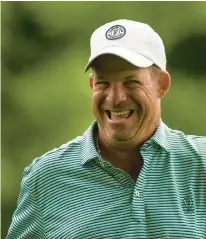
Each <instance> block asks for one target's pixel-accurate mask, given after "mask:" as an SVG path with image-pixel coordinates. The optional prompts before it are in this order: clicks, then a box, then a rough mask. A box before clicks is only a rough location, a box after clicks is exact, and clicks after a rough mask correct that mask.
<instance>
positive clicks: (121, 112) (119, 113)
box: [110, 110, 130, 117]
mask: <svg viewBox="0 0 206 239" xmlns="http://www.w3.org/2000/svg"><path fill="white" fill-rule="evenodd" d="M110 112H111V116H112V117H114V116H118V115H127V114H129V112H130V111H129V110H124V111H118V112H114V111H113V112H112V111H110Z"/></svg>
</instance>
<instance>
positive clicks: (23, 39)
mask: <svg viewBox="0 0 206 239" xmlns="http://www.w3.org/2000/svg"><path fill="white" fill-rule="evenodd" d="M1 10H2V11H1V12H2V169H3V170H2V213H3V218H4V220H3V222H2V223H3V227H2V234H3V237H4V236H5V234H6V232H7V230H8V226H9V224H10V223H11V215H12V214H13V210H14V209H15V207H16V202H17V196H18V192H19V185H20V181H21V175H22V172H23V168H25V167H26V166H28V165H29V164H30V163H31V161H32V159H34V158H35V157H38V156H40V155H42V154H43V153H45V152H46V151H48V150H51V149H53V148H55V147H58V146H60V145H61V144H63V143H65V142H67V141H69V140H71V139H72V138H74V137H76V136H77V135H81V134H82V133H83V132H84V131H85V130H86V129H87V127H88V126H89V125H90V123H91V122H92V120H93V119H94V118H93V116H92V113H91V110H90V99H91V92H90V88H89V84H88V73H86V74H85V73H83V68H84V66H85V64H86V62H87V59H88V57H89V38H90V35H91V33H92V32H93V30H94V29H95V28H97V27H99V26H100V25H102V24H104V23H106V22H109V21H112V20H115V19H120V18H127V19H132V20H137V21H143V22H146V23H148V24H149V25H151V26H152V27H153V28H154V29H155V30H156V31H157V32H158V33H159V34H160V35H161V37H162V38H163V40H164V43H165V46H166V50H167V53H168V61H169V58H170V56H171V55H172V57H173V58H172V61H173V62H176V63H178V64H179V66H181V62H180V61H178V59H179V58H178V57H176V58H175V54H174V51H173V49H174V46H175V45H177V44H179V43H180V42H181V41H182V40H184V39H185V38H187V37H190V36H193V35H196V34H200V33H201V34H202V35H203V36H205V35H206V30H205V22H206V15H205V12H206V3H205V2H28V1H27V2H2V8H1ZM201 34H200V35H201ZM177 49H179V48H177ZM188 49H189V48H188ZM202 54H203V53H202ZM177 55H178V54H177ZM187 57H188V56H187ZM183 60H187V59H186V58H184V57H183V58H182V57H181V61H183ZM194 60H195V61H196V59H194ZM197 60H198V59H197ZM184 65H185V64H184ZM168 66H169V67H168V69H169V72H170V74H171V77H172V87H171V89H170V91H169V93H168V95H167V96H166V97H165V99H163V102H162V119H163V121H164V122H165V123H167V124H168V125H169V126H170V127H172V128H175V129H179V130H182V131H184V132H185V133H188V134H197V135H206V127H205V122H206V111H205V106H204V103H205V101H206V98H205V97H206V96H205V87H206V81H205V75H201V74H198V73H199V71H198V69H196V68H194V72H195V71H196V72H197V74H196V75H195V74H194V75H193V76H191V75H189V76H188V75H187V74H186V72H185V71H184V69H183V70H181V67H179V68H178V70H177V69H176V67H173V66H172V65H170V61H169V62H168Z"/></svg>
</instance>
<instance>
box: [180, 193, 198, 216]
mask: <svg viewBox="0 0 206 239" xmlns="http://www.w3.org/2000/svg"><path fill="white" fill-rule="evenodd" d="M182 207H183V211H184V212H185V213H191V212H194V209H195V208H194V202H193V200H192V197H191V195H187V196H185V197H184V198H183V202H182Z"/></svg>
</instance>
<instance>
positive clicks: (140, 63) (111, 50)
mask: <svg viewBox="0 0 206 239" xmlns="http://www.w3.org/2000/svg"><path fill="white" fill-rule="evenodd" d="M104 54H112V55H115V56H119V57H121V58H123V59H124V60H126V61H128V62H130V63H131V64H133V65H135V66H137V67H149V66H151V65H152V64H153V62H152V61H150V60H148V59H147V58H145V57H144V56H142V55H140V54H138V53H136V52H134V51H132V50H129V49H126V48H123V47H108V48H104V49H103V50H102V51H100V52H98V54H96V55H95V56H91V57H90V58H89V62H88V63H87V65H86V66H85V68H84V72H86V71H87V70H88V69H89V68H90V67H91V65H92V63H93V61H94V60H95V59H96V58H97V57H99V56H101V55H104Z"/></svg>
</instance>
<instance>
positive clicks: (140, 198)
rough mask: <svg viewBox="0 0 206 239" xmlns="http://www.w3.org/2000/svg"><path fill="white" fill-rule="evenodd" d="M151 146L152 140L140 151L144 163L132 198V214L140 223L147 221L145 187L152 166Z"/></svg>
mask: <svg viewBox="0 0 206 239" xmlns="http://www.w3.org/2000/svg"><path fill="white" fill-rule="evenodd" d="M151 148H152V142H148V143H146V144H145V145H143V147H142V148H141V151H140V153H141V155H142V157H143V161H144V165H143V167H142V170H141V171H140V174H139V176H138V179H137V181H136V184H135V187H134V192H133V199H132V216H133V219H134V220H135V221H137V222H138V223H143V222H144V221H145V202H144V188H145V184H146V180H147V179H146V178H147V173H148V171H149V168H150V166H151V158H152V157H151V150H150V149H151Z"/></svg>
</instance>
